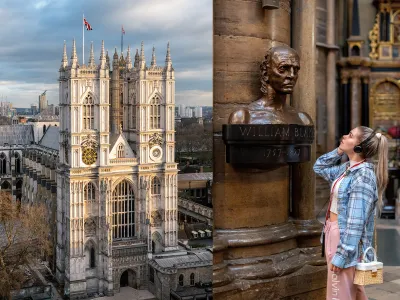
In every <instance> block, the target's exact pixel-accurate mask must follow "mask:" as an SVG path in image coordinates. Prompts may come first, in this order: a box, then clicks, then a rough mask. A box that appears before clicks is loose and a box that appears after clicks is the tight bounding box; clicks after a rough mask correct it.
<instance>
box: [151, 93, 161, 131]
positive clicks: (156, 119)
mask: <svg viewBox="0 0 400 300" xmlns="http://www.w3.org/2000/svg"><path fill="white" fill-rule="evenodd" d="M160 108H161V105H160V97H158V96H154V97H153V98H152V99H151V102H150V129H160V128H161V109H160Z"/></svg>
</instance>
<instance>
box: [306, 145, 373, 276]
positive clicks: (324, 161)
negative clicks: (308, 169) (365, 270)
mask: <svg viewBox="0 0 400 300" xmlns="http://www.w3.org/2000/svg"><path fill="white" fill-rule="evenodd" d="M337 151H338V149H335V150H333V151H331V152H329V153H326V154H324V155H322V156H321V157H319V158H318V159H317V161H316V162H315V165H314V171H315V173H317V174H318V175H320V176H321V177H323V178H324V179H325V180H327V181H328V182H329V183H330V184H332V183H333V182H334V181H335V179H336V178H338V177H339V176H340V175H342V174H343V172H345V171H346V169H347V167H349V163H344V164H341V165H336V164H337V163H338V162H339V160H340V159H341V158H342V156H341V155H339V154H338V153H337ZM377 201H378V189H377V185H376V176H375V172H374V165H373V164H372V163H369V162H364V163H362V164H359V165H357V166H355V167H354V168H351V169H349V170H348V171H347V175H346V176H345V177H344V178H343V180H342V181H341V183H340V185H339V192H338V225H339V232H340V242H339V245H338V247H337V251H336V253H335V255H334V256H333V258H332V261H331V263H332V264H333V265H335V266H337V267H339V268H349V267H352V266H355V265H356V264H357V261H358V259H359V258H360V257H361V255H362V252H361V253H360V249H359V243H360V241H361V243H362V251H365V249H367V248H368V247H369V246H371V241H372V236H373V231H374V210H375V206H376V203H377ZM367 258H368V259H369V260H371V259H372V258H373V257H372V254H371V253H370V251H369V252H368V254H367Z"/></svg>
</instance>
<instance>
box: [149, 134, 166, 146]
mask: <svg viewBox="0 0 400 300" xmlns="http://www.w3.org/2000/svg"><path fill="white" fill-rule="evenodd" d="M163 141H164V140H163V138H162V135H161V134H160V133H153V134H152V135H151V136H150V139H149V146H150V148H152V147H153V146H154V145H158V146H161V145H162V143H163Z"/></svg>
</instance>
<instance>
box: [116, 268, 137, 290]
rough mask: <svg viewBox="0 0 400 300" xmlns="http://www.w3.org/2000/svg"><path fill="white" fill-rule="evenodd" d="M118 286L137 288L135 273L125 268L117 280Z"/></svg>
mask: <svg viewBox="0 0 400 300" xmlns="http://www.w3.org/2000/svg"><path fill="white" fill-rule="evenodd" d="M119 285H120V287H125V286H130V287H131V288H134V289H137V284H136V273H135V272H134V271H132V270H131V269H128V270H126V271H125V272H123V273H122V275H121V279H120V282H119Z"/></svg>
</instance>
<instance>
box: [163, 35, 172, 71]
mask: <svg viewBox="0 0 400 300" xmlns="http://www.w3.org/2000/svg"><path fill="white" fill-rule="evenodd" d="M165 67H166V68H167V69H170V68H172V60H171V50H170V48H169V42H168V44H167V56H166V57H165Z"/></svg>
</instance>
